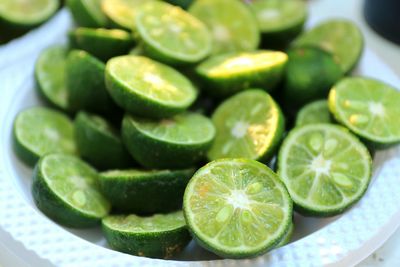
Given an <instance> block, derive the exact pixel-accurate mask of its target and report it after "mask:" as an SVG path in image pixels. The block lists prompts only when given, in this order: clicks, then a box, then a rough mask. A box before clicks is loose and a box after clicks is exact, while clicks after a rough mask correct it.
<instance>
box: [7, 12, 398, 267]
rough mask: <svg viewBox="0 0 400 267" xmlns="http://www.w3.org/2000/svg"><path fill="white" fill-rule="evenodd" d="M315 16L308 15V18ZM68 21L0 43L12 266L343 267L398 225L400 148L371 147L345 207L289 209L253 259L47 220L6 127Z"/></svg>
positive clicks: (30, 94)
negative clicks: (111, 240)
mask: <svg viewBox="0 0 400 267" xmlns="http://www.w3.org/2000/svg"><path fill="white" fill-rule="evenodd" d="M318 20H319V19H318V18H317V17H315V16H314V17H313V20H312V21H311V24H313V23H315V22H316V21H318ZM70 23H71V22H70V18H69V16H68V14H67V13H66V12H65V11H62V12H60V13H59V14H58V15H57V16H56V17H55V18H53V19H52V20H51V21H50V22H49V23H47V24H46V25H44V26H42V27H41V28H39V29H38V30H36V31H34V32H32V33H30V34H29V35H27V36H25V37H23V38H21V39H19V40H16V41H14V42H12V43H11V44H9V45H7V46H6V47H2V48H0V123H1V132H0V147H1V148H2V149H1V150H0V248H2V247H3V248H4V247H6V250H7V251H6V252H4V253H5V254H7V255H9V256H10V255H17V257H16V258H17V259H16V261H17V262H18V263H14V266H16V265H17V264H18V266H22V265H27V266H107V267H108V266H116V267H119V266H139V265H140V266H144V265H147V266H167V265H169V266H181V265H182V266H183V265H189V264H190V266H208V265H213V266H214V265H218V266H221V265H228V264H229V265H232V266H266V265H268V266H271V267H275V266H321V265H326V266H349V265H354V264H356V263H358V262H359V261H361V260H362V259H363V258H365V257H366V256H368V255H369V254H370V253H371V252H372V251H373V250H375V249H376V248H377V247H378V246H380V245H381V244H382V243H383V242H384V241H385V240H386V239H387V238H388V237H389V236H390V235H391V234H392V232H393V231H394V230H395V229H396V228H397V226H398V224H399V223H400V149H399V148H392V149H390V150H386V151H382V152H379V153H377V154H376V156H375V160H374V178H373V182H372V183H371V185H370V188H369V190H368V191H367V193H366V195H365V197H364V198H363V199H362V200H361V201H360V202H359V203H358V204H357V205H355V206H354V207H353V208H352V209H351V210H349V211H347V212H346V213H345V214H343V215H341V216H336V217H334V218H330V219H313V218H305V217H302V216H297V215H296V217H295V226H296V232H295V237H294V239H295V240H296V241H294V242H292V243H291V244H289V245H287V246H285V247H283V248H280V249H277V250H274V251H272V252H270V253H268V254H266V255H264V256H261V257H258V258H256V259H252V260H242V261H232V260H220V259H216V258H215V256H213V255H212V254H210V253H207V252H206V251H204V250H202V249H201V248H199V247H198V246H197V245H196V244H194V242H192V243H191V244H190V246H189V247H188V248H187V249H186V250H185V252H184V253H183V255H181V256H180V258H179V259H177V260H170V261H163V260H154V259H147V258H140V257H134V256H129V255H126V254H122V253H119V252H115V251H112V250H110V249H107V248H105V247H106V244H105V240H104V238H103V237H102V235H101V232H100V230H99V229H93V230H72V229H67V228H63V227H61V226H58V225H57V224H55V223H53V222H52V221H51V220H49V219H48V218H47V217H45V216H44V215H43V214H42V213H41V212H40V211H38V210H37V209H36V207H35V206H34V204H33V201H32V197H31V194H30V184H31V172H32V170H31V169H30V168H27V167H26V166H25V165H23V164H22V163H20V162H19V161H18V159H17V158H16V157H15V156H14V154H13V152H12V136H11V132H12V123H13V119H14V117H15V115H16V114H17V113H18V111H20V110H22V109H24V108H27V107H30V106H35V105H40V104H42V103H40V101H39V99H38V98H37V96H36V93H35V90H34V80H33V66H34V62H35V60H36V58H37V55H38V53H39V52H40V51H41V50H42V49H43V48H44V47H46V46H48V45H49V44H53V43H62V42H64V41H65V33H66V31H67V29H68V28H69V26H70ZM357 72H358V74H360V75H364V76H370V77H376V78H379V79H381V80H384V81H386V82H388V83H391V84H393V85H395V86H396V87H399V86H400V81H399V79H398V78H397V77H396V76H395V75H394V74H393V72H392V71H391V70H390V69H389V68H388V67H386V66H385V65H384V64H383V63H382V62H381V61H380V60H379V58H377V57H376V56H375V55H374V54H373V53H372V52H371V51H370V50H368V49H366V50H365V53H364V56H363V58H362V60H361V62H360V65H359V68H358V70H357ZM4 253H3V254H4ZM0 255H1V254H0ZM10 257H11V256H10ZM189 259H190V260H197V261H196V262H193V261H191V262H188V260H189Z"/></svg>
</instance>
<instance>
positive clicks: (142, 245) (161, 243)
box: [102, 211, 191, 258]
mask: <svg viewBox="0 0 400 267" xmlns="http://www.w3.org/2000/svg"><path fill="white" fill-rule="evenodd" d="M102 225H103V233H104V235H105V237H106V239H107V242H108V244H109V245H110V247H111V248H113V249H115V250H118V251H121V252H124V253H128V254H132V255H137V256H145V257H152V258H170V257H172V256H174V255H175V254H177V253H178V252H180V251H181V250H182V249H183V248H185V247H186V245H187V244H188V243H189V241H190V240H191V237H190V234H189V232H188V230H187V228H186V223H185V218H184V217H183V214H182V211H177V212H173V213H169V214H156V215H153V216H151V217H139V216H137V215H133V214H131V215H112V216H108V217H106V218H104V219H103V221H102Z"/></svg>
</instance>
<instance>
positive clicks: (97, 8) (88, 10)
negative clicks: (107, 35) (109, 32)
mask: <svg viewBox="0 0 400 267" xmlns="http://www.w3.org/2000/svg"><path fill="white" fill-rule="evenodd" d="M101 1H102V0H67V5H68V8H69V9H70V11H71V13H72V16H73V18H74V21H75V22H76V24H77V25H78V26H81V27H90V28H99V27H105V26H107V24H108V20H107V17H106V15H105V14H104V13H103V12H102V11H101Z"/></svg>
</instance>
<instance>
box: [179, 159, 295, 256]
mask: <svg viewBox="0 0 400 267" xmlns="http://www.w3.org/2000/svg"><path fill="white" fill-rule="evenodd" d="M183 209H184V214H185V218H186V223H187V224H188V227H189V230H190V231H191V232H192V234H193V236H194V237H195V238H196V239H197V241H199V244H200V245H202V246H203V247H204V248H206V249H208V250H210V251H212V252H214V253H216V254H217V255H220V256H223V257H229V258H245V257H254V256H257V255H260V254H263V253H265V252H266V251H268V250H270V249H272V248H273V247H275V246H276V245H277V244H278V243H279V241H280V240H281V239H282V238H283V236H284V235H285V234H286V232H287V231H288V229H289V226H290V223H291V220H292V200H291V199H290V196H289V194H288V192H287V190H286V188H285V186H284V185H283V183H282V182H281V181H280V179H279V177H278V176H277V175H276V174H275V173H274V172H273V171H271V170H270V169H269V168H268V167H267V166H265V165H264V164H261V163H259V162H257V161H253V160H248V159H221V160H216V161H212V162H210V163H208V164H207V165H205V166H204V167H202V168H201V169H199V170H198V171H197V172H196V173H195V175H194V176H193V178H192V179H191V180H190V181H189V184H188V186H187V187H186V190H185V195H184V199H183Z"/></svg>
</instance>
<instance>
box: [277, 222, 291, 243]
mask: <svg viewBox="0 0 400 267" xmlns="http://www.w3.org/2000/svg"><path fill="white" fill-rule="evenodd" d="M293 231H294V223H293V221H291V222H290V226H289V229H288V230H287V231H286V233H285V235H284V236H283V238H282V239H281V241H279V243H278V245H276V247H275V248H280V247H283V246H285V245H287V244H288V243H289V242H290V240H291V239H292V235H293Z"/></svg>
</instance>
